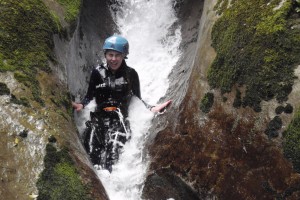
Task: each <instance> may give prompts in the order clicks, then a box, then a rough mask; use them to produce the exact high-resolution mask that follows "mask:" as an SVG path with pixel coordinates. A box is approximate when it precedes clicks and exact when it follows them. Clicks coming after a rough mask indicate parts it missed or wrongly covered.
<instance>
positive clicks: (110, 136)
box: [82, 61, 148, 171]
mask: <svg viewBox="0 0 300 200" xmlns="http://www.w3.org/2000/svg"><path fill="white" fill-rule="evenodd" d="M133 95H135V96H137V97H138V98H140V99H141V93H140V82H139V77H138V74H137V72H136V71H135V70H134V69H133V68H130V67H128V66H127V65H126V62H125V61H123V62H122V65H121V67H120V68H119V69H118V70H117V71H116V72H115V73H112V71H111V70H109V69H108V68H107V66H104V65H101V66H98V67H97V68H95V69H94V70H93V71H92V74H91V78H90V83H89V87H88V92H87V94H86V97H85V99H84V100H83V101H82V104H83V105H84V106H86V105H87V104H88V103H89V102H90V101H91V100H92V99H93V98H94V97H95V100H96V104H97V107H96V111H95V112H92V113H91V121H88V122H87V123H86V125H87V128H86V131H85V132H84V134H83V137H84V146H85V149H86V151H87V152H88V154H89V155H90V158H91V161H92V163H93V164H97V165H100V166H102V167H103V168H106V169H108V170H109V171H111V167H112V165H113V164H114V163H115V161H117V160H118V157H119V153H120V151H121V149H122V146H123V145H124V144H125V142H126V141H127V140H128V138H129V134H130V128H129V123H128V121H127V120H126V117H127V115H128V111H127V110H128V106H129V103H130V99H131V97H132V96H133ZM146 106H148V105H147V104H146ZM107 107H117V108H118V109H119V111H120V112H121V113H122V115H123V117H124V121H123V122H122V121H121V120H120V115H119V114H118V112H117V111H105V110H103V109H104V108H107ZM124 125H125V126H124Z"/></svg>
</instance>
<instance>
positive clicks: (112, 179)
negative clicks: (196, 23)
mask: <svg viewBox="0 0 300 200" xmlns="http://www.w3.org/2000/svg"><path fill="white" fill-rule="evenodd" d="M173 4H174V1H173V0H164V1H161V0H151V1H148V0H119V1H115V4H113V5H112V7H111V8H112V9H111V12H112V15H113V17H114V20H115V22H116V24H117V25H118V28H119V31H120V33H121V35H122V36H124V37H126V38H127V39H128V41H129V56H128V59H127V64H128V65H129V66H131V67H133V68H134V69H135V70H136V71H137V72H138V74H139V78H140V84H141V93H142V98H143V100H144V101H146V102H147V103H149V104H152V105H155V104H157V103H158V101H159V99H160V98H161V97H163V96H164V95H165V93H166V91H167V89H168V87H169V82H168V75H169V74H170V72H171V70H172V68H173V66H174V65H175V64H176V62H177V61H178V59H179V57H180V52H179V50H178V47H179V44H180V42H181V29H180V26H178V24H176V21H177V18H176V16H175V11H174V9H173V6H174V5H173ZM93 107H94V105H93V104H91V105H89V106H88V108H90V109H92V108H93ZM88 111H89V110H88V109H86V116H88V113H89V112H88ZM153 117H155V116H154V114H153V113H151V112H150V111H149V110H147V109H146V108H145V106H144V104H143V103H142V102H141V101H140V100H139V99H137V98H133V100H132V102H131V105H130V107H129V121H130V126H131V131H132V137H131V140H130V141H128V142H127V143H126V144H125V146H124V152H123V153H122V154H121V156H120V159H119V162H118V163H117V164H115V165H114V166H113V169H112V173H109V172H108V171H106V170H98V175H99V177H100V179H101V181H102V183H103V184H104V187H105V189H106V191H107V192H108V196H109V198H110V199H112V200H120V199H122V200H127V199H128V200H138V199H141V198H140V196H141V192H142V188H143V182H144V178H145V173H146V171H147V166H148V164H147V158H145V157H144V156H143V154H142V152H143V147H144V142H145V139H146V137H147V134H149V133H148V129H149V128H150V126H151V121H152V119H153Z"/></svg>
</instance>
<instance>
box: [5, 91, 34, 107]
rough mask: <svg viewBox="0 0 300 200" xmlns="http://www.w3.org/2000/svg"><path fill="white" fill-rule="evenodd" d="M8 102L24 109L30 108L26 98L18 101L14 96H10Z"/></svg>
mask: <svg viewBox="0 0 300 200" xmlns="http://www.w3.org/2000/svg"><path fill="white" fill-rule="evenodd" d="M10 102H11V103H14V104H18V105H23V106H25V107H30V103H29V100H28V99H27V98H26V97H20V99H18V98H17V97H16V96H15V95H13V94H12V95H11V99H10Z"/></svg>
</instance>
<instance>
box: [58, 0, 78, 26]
mask: <svg viewBox="0 0 300 200" xmlns="http://www.w3.org/2000/svg"><path fill="white" fill-rule="evenodd" d="M57 2H58V3H60V4H61V5H63V6H64V7H65V9H66V17H65V19H66V21H67V22H69V23H73V22H74V21H76V19H77V16H78V14H79V11H80V7H81V0H57Z"/></svg>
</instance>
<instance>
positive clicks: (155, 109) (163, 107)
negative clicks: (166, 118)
mask: <svg viewBox="0 0 300 200" xmlns="http://www.w3.org/2000/svg"><path fill="white" fill-rule="evenodd" d="M171 103H172V100H168V101H166V102H164V103H162V104H159V105H156V106H154V107H152V108H151V112H154V113H157V112H159V113H161V112H164V111H165V110H166V108H167V107H168V106H170V104H171Z"/></svg>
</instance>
